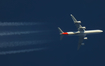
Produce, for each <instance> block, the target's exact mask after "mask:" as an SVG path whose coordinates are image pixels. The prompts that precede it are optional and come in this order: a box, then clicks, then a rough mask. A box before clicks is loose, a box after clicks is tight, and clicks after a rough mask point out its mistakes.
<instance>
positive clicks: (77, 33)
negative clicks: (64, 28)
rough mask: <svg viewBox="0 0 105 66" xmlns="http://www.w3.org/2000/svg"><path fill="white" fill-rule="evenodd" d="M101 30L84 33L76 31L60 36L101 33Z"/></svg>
mask: <svg viewBox="0 0 105 66" xmlns="http://www.w3.org/2000/svg"><path fill="white" fill-rule="evenodd" d="M101 32H103V31H102V30H85V31H76V32H64V33H62V35H87V34H94V33H101Z"/></svg>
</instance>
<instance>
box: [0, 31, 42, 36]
mask: <svg viewBox="0 0 105 66" xmlns="http://www.w3.org/2000/svg"><path fill="white" fill-rule="evenodd" d="M39 32H42V31H23V32H0V36H4V35H21V34H30V33H39Z"/></svg>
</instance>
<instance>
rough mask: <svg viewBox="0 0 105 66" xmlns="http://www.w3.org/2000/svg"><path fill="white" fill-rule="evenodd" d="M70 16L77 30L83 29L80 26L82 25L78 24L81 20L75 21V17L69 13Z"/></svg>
mask: <svg viewBox="0 0 105 66" xmlns="http://www.w3.org/2000/svg"><path fill="white" fill-rule="evenodd" d="M71 17H72V19H73V21H74V24H75V25H76V27H77V29H78V31H84V29H83V28H81V27H82V26H81V25H80V23H81V21H77V20H76V18H75V17H74V16H73V15H72V14H71Z"/></svg>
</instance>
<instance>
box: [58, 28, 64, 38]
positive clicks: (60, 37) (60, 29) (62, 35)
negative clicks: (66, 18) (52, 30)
mask: <svg viewBox="0 0 105 66" xmlns="http://www.w3.org/2000/svg"><path fill="white" fill-rule="evenodd" d="M58 29H59V32H60V35H61V36H60V40H62V38H63V35H62V34H61V33H63V31H62V30H61V28H60V27H58Z"/></svg>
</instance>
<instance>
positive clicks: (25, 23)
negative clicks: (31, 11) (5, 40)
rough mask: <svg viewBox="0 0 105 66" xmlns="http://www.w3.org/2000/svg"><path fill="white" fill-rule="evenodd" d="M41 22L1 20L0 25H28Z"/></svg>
mask: <svg viewBox="0 0 105 66" xmlns="http://www.w3.org/2000/svg"><path fill="white" fill-rule="evenodd" d="M38 24H41V23H38V22H37V23H35V22H0V26H25V25H26V26H28V25H38Z"/></svg>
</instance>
